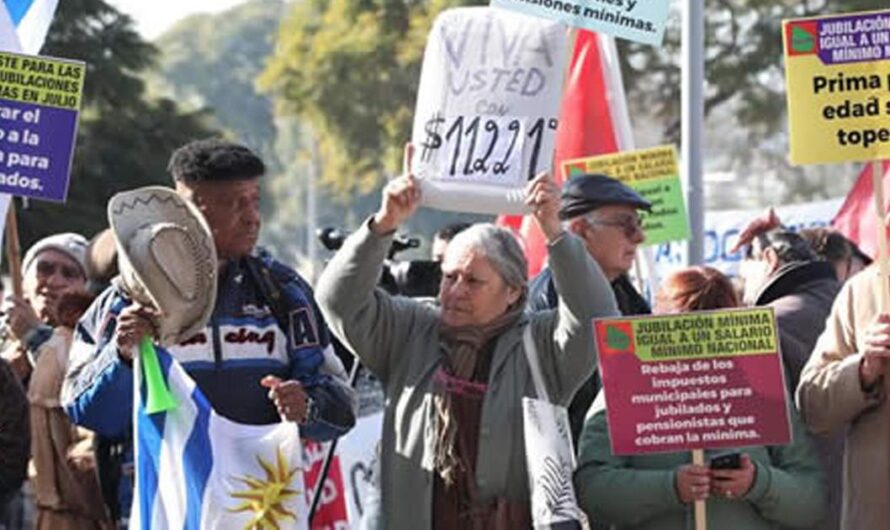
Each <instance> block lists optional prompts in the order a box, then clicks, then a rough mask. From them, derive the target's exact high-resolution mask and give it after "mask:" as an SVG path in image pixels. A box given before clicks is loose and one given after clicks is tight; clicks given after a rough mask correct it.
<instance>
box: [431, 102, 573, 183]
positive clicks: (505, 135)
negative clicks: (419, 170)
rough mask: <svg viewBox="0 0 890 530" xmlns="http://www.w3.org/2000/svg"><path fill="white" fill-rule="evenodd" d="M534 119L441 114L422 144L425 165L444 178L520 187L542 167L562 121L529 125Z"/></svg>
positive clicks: (548, 121)
mask: <svg viewBox="0 0 890 530" xmlns="http://www.w3.org/2000/svg"><path fill="white" fill-rule="evenodd" d="M529 122H530V120H528V119H525V118H511V117H504V116H499V117H485V116H474V117H468V116H456V117H454V118H450V119H448V118H445V117H444V116H442V115H441V114H439V113H436V114H434V115H433V116H432V117H431V118H430V119H429V120H427V122H426V125H425V126H424V132H425V135H424V138H423V141H422V142H421V143H420V145H418V146H417V149H418V155H419V157H420V159H419V162H420V166H427V167H429V168H430V170H429V171H428V172H427V176H428V177H433V178H438V179H441V180H472V181H475V182H485V183H490V184H505V185H506V184H512V185H515V184H518V183H521V182H522V181H523V180H529V179H532V178H534V176H535V174H536V173H537V172H538V167H539V166H541V165H542V162H541V146H542V141H543V138H544V134H545V133H546V132H549V131H548V129H549V130H556V125H557V120H556V119H549V120H548V119H546V118H538V119H537V120H535V121H534V122H533V123H532V124H531V126H530V127H528V126H527V124H528V123H529ZM526 146H528V149H526ZM545 162H546V161H545Z"/></svg>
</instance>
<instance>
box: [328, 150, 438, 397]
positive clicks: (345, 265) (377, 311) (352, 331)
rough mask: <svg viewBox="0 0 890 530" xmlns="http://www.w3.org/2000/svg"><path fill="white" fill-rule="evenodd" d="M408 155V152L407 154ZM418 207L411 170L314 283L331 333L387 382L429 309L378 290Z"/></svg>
mask: <svg viewBox="0 0 890 530" xmlns="http://www.w3.org/2000/svg"><path fill="white" fill-rule="evenodd" d="M409 152H410V150H409ZM419 204H420V185H419V184H418V182H417V181H416V179H415V178H414V176H413V175H411V174H410V172H407V173H406V175H403V176H401V177H399V178H396V179H394V180H392V181H390V182H389V184H387V185H386V187H385V188H384V190H383V199H382V201H381V205H380V209H379V210H378V211H377V213H376V214H375V215H374V216H373V217H372V218H371V219H370V220H368V221H367V222H365V223H364V224H363V225H362V226H361V227H360V228H359V229H358V230H356V232H355V233H354V234H352V235H351V236H350V237H349V238H348V239H347V240H346V242H345V243H344V244H343V247H342V248H341V249H340V250H339V251H338V252H337V254H336V255H335V256H334V258H333V259H332V260H331V262H330V263H329V264H328V266H327V267H326V268H325V270H324V272H323V273H322V274H321V277H320V278H319V280H318V284H317V286H316V300H317V301H318V305H319V307H321V311H322V313H323V314H324V317H325V319H326V320H327V322H328V325H329V326H330V328H331V331H332V332H333V333H334V335H336V336H337V338H338V339H340V341H341V342H343V344H345V345H346V346H347V347H348V348H349V349H350V350H352V352H353V353H355V354H356V355H357V356H358V357H359V359H361V361H362V362H363V363H364V364H365V365H366V366H367V367H368V368H369V369H370V370H371V371H372V372H373V373H374V374H375V375H376V376H377V377H378V378H380V379H381V381H383V382H384V384H385V383H386V381H387V379H388V376H389V371H390V370H389V367H390V366H391V365H392V363H393V362H395V361H396V360H397V358H398V356H399V354H400V353H401V352H402V350H403V348H400V347H399V345H401V344H403V343H404V342H405V341H406V340H407V338H408V337H409V336H410V334H411V333H412V329H414V327H415V324H416V323H417V321H418V319H423V318H431V315H432V313H431V311H429V310H428V309H426V308H423V307H422V306H421V305H420V304H418V303H416V302H413V301H411V300H407V299H404V298H394V297H391V296H389V295H388V294H386V293H384V292H383V291H382V290H380V289H377V288H376V286H377V280H378V279H379V278H380V273H381V269H382V267H383V259H384V258H385V256H386V252H387V250H388V249H389V246H390V243H391V242H392V234H393V233H394V232H395V230H396V229H397V228H398V227H399V225H401V224H402V223H403V222H404V221H405V220H406V219H408V218H409V217H410V216H411V215H412V214H413V213H414V211H415V210H416V209H417V207H418V205H419Z"/></svg>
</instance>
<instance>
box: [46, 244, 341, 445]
mask: <svg viewBox="0 0 890 530" xmlns="http://www.w3.org/2000/svg"><path fill="white" fill-rule="evenodd" d="M248 260H252V261H251V262H249V263H248ZM248 264H252V265H253V266H252V267H248ZM258 269H259V270H260V271H263V272H264V273H265V272H267V273H268V274H266V276H268V277H269V278H270V280H271V283H272V284H274V287H273V288H277V290H278V294H279V295H280V297H279V300H280V301H279V302H278V304H279V307H282V308H283V310H284V311H281V312H280V313H284V314H286V315H287V317H286V318H287V329H281V326H280V325H279V322H278V320H277V319H276V316H275V313H274V311H273V309H272V308H271V307H270V304H269V303H268V301H267V300H266V298H268V295H266V294H264V293H263V288H262V287H261V284H260V282H261V280H259V279H257V278H256V277H255V276H258V274H256V272H255V271H257V270H258ZM129 303H130V301H129V300H128V299H127V298H126V296H125V295H124V294H123V292H122V291H121V289H120V288H119V287H118V286H117V285H112V286H111V287H109V288H108V289H106V291H105V292H104V293H102V295H100V296H99V298H97V299H96V301H95V302H94V303H93V305H92V306H91V307H90V308H89V309H88V310H87V312H86V313H85V314H84V315H83V317H82V318H81V320H80V322H79V323H78V325H77V328H76V330H75V338H74V343H73V345H72V349H71V356H70V358H71V363H70V365H69V370H68V374H67V376H66V379H65V383H64V385H63V389H62V400H63V406H64V407H65V410H66V411H67V413H68V415H69V416H70V417H71V419H72V421H73V422H74V423H76V424H78V425H82V426H84V427H87V428H89V429H92V430H94V431H96V432H98V433H99V434H102V435H104V436H108V437H112V438H119V437H122V436H123V435H124V434H125V433H126V432H127V431H128V430H129V429H130V425H131V421H132V403H133V371H132V368H131V366H130V365H129V364H128V363H127V362H125V361H123V360H122V359H121V357H120V356H119V355H118V349H117V346H116V341H115V340H114V334H115V328H116V324H117V316H118V315H119V314H120V312H121V311H122V310H123V309H124V308H125V307H126V306H127V305H128V304H129ZM167 349H168V351H170V353H171V354H172V355H173V357H174V358H176V359H177V360H178V361H179V363H180V364H181V365H182V366H183V368H185V370H186V371H187V372H188V373H189V375H190V376H191V377H192V378H193V379H194V380H195V382H196V383H197V385H198V387H199V388H200V389H201V391H202V392H203V393H204V394H205V395H206V396H207V399H208V400H209V401H210V404H211V405H212V406H213V408H214V410H216V411H217V412H218V413H219V414H221V415H223V416H225V417H227V418H229V419H231V420H234V421H237V422H240V423H247V424H255V425H260V424H270V423H276V422H279V421H281V419H280V417H279V415H278V412H277V411H276V409H275V405H274V403H273V402H272V401H271V400H270V399H269V398H268V389H266V388H264V387H262V386H261V385H260V380H261V379H262V378H263V377H264V376H266V375H275V376H278V377H280V378H281V379H285V380H287V379H294V380H297V381H299V382H300V383H301V384H302V385H303V386H304V388H305V389H306V391H307V393H308V394H309V396H311V398H312V399H313V400H314V402H315V404H316V406H317V407H318V412H319V414H318V416H317V418H316V419H315V421H311V422H309V423H307V424H304V425H301V426H300V433H301V435H302V436H303V437H305V438H310V439H314V440H319V441H324V440H330V439H332V438H335V437H337V436H340V435H343V434H345V433H346V432H347V431H348V430H349V429H351V428H352V426H353V425H354V424H355V411H356V399H355V392H354V390H353V389H352V388H350V387H349V385H348V382H347V381H346V373H345V371H344V369H343V365H342V363H341V362H340V360H339V359H338V358H337V357H336V355H335V354H334V349H333V347H332V345H331V343H330V338H329V334H328V330H327V326H326V325H325V322H324V320H323V318H322V316H321V313H320V312H319V311H318V309H317V307H316V305H315V300H314V299H313V296H312V290H311V288H310V287H309V285H308V284H307V283H306V282H305V281H304V280H303V279H302V278H301V277H300V276H299V275H298V274H297V273H296V272H294V271H293V270H292V269H290V268H288V267H286V266H285V265H283V264H281V263H278V262H276V261H274V260H272V259H271V258H269V257H268V256H266V255H261V256H259V257H247V258H243V259H241V260H238V261H233V262H230V263H228V264H227V265H226V266H225V267H224V269H223V270H222V271H221V274H220V281H219V284H218V292H217V299H216V306H215V307H214V310H213V315H212V317H211V319H210V322H209V323H208V325H207V326H206V327H205V329H204V330H203V331H202V332H200V333H198V334H196V335H194V336H193V337H191V338H189V339H188V340H186V341H185V342H183V343H180V344H178V345H176V346H171V347H169V348H167Z"/></svg>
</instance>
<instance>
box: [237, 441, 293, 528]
mask: <svg viewBox="0 0 890 530" xmlns="http://www.w3.org/2000/svg"><path fill="white" fill-rule="evenodd" d="M276 460H277V461H276V462H275V464H272V463H269V462H266V461H264V460H263V459H262V458H260V457H259V456H257V462H258V463H259V464H260V467H262V468H263V471H265V472H266V478H265V479H261V478H257V477H251V476H243V477H235V479H236V480H238V481H240V482H243V483H244V484H246V485H247V489H244V490H241V491H235V492H232V493H231V496H232V497H233V498H235V499H240V500H241V501H242V502H241V504H239V505H238V506H237V507H235V508H231V509H229V511H230V512H232V513H240V512H247V513H250V514H252V515H253V519H251V520H250V522H248V523H247V524H246V525H245V526H244V530H280V528H281V522H282V521H284V520H285V519H293V520H294V521H296V520H297V514H295V513H294V512H292V511H290V510H288V509H287V508H286V507H285V503H286V502H287V501H288V500H289V499H292V498H294V497H296V496H298V495H302V494H303V492H302V491H301V490H299V489H294V488H291V487H290V485H291V482H292V481H293V479H294V476H295V475H296V474H297V472H298V471H300V468H299V467H295V468H293V469H289V468H290V466H289V465H288V462H287V458H286V457H285V456H284V453H283V452H282V451H281V448H280V447H279V448H278V451H277V458H276Z"/></svg>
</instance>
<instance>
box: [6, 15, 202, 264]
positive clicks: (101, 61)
mask: <svg viewBox="0 0 890 530" xmlns="http://www.w3.org/2000/svg"><path fill="white" fill-rule="evenodd" d="M41 53H42V54H43V55H51V56H55V57H65V58H70V59H78V60H81V61H85V62H86V63H87V73H86V79H85V87H84V91H85V97H84V104H83V109H82V111H81V116H80V125H79V128H78V134H77V144H76V149H75V155H74V164H73V168H72V172H71V181H70V186H69V193H68V201H67V203H65V204H54V203H49V202H41V201H29V202H30V205H29V208H28V209H26V210H20V212H19V219H20V221H19V230H20V236H21V239H22V247H23V249H26V248H27V247H28V246H29V245H30V244H31V243H32V242H33V241H35V240H36V239H38V238H40V237H43V236H46V235H48V234H52V233H56V232H67V231H74V232H79V233H82V234H84V235H86V236H87V237H89V236H91V235H92V234H94V233H96V232H98V231H99V230H101V229H102V228H104V227H105V226H107V218H106V214H105V208H106V204H107V202H108V199H109V198H110V197H111V195H113V194H114V193H116V192H118V191H121V190H125V189H130V188H135V187H139V186H147V185H150V184H165V185H169V184H170V183H171V182H170V178H169V177H168V176H167V173H166V166H167V159H168V158H169V156H170V153H171V151H172V150H173V149H174V148H176V147H178V146H179V145H181V144H183V143H185V142H186V141H188V140H190V139H192V138H195V137H202V136H208V135H211V134H213V131H212V130H210V129H209V128H208V127H207V126H206V125H205V120H206V116H205V115H204V113H203V112H191V113H182V112H181V111H179V110H178V109H177V107H176V105H175V104H174V103H173V102H172V101H170V100H157V101H148V100H146V99H145V98H144V97H143V92H144V86H143V82H142V81H141V80H140V78H139V77H138V74H139V72H140V71H142V70H143V69H145V68H147V67H149V66H150V65H151V64H152V62H153V61H154V59H155V54H156V50H155V48H154V47H153V46H152V45H151V44H149V43H147V42H145V41H143V40H142V39H141V38H140V37H139V35H138V34H137V33H136V32H135V30H134V28H133V21H132V19H131V18H130V17H129V16H127V15H124V14H121V13H120V12H118V11H117V10H115V9H114V8H113V7H111V6H109V5H108V4H106V3H105V2H104V1H102V0H65V1H64V2H59V6H58V9H57V11H56V16H55V19H54V20H53V24H52V26H51V28H50V31H49V35H48V36H47V40H46V43H45V45H44V47H43V50H42V51H41Z"/></svg>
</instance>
